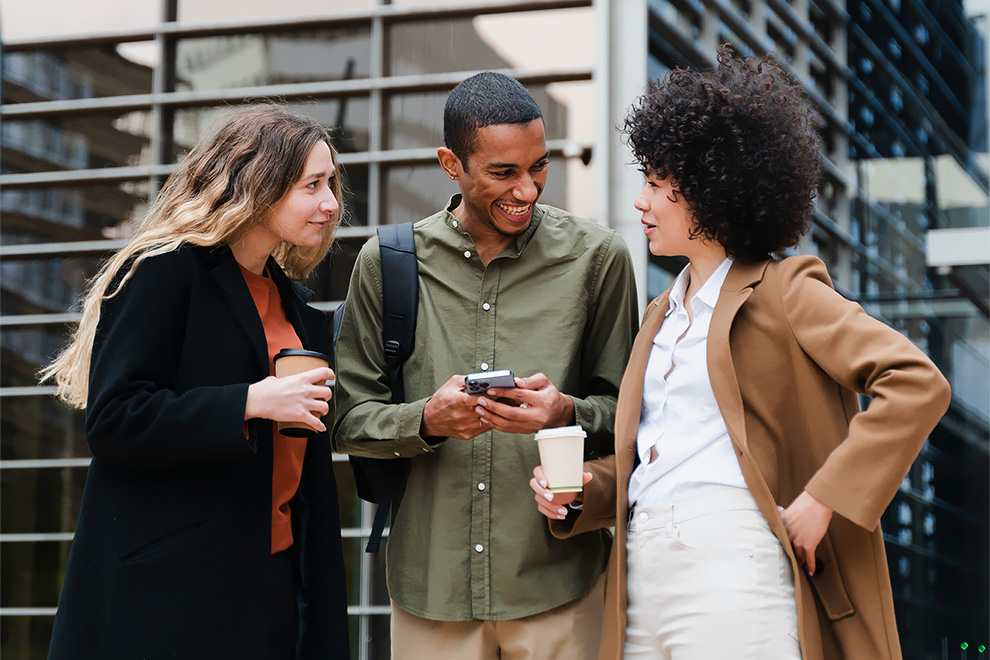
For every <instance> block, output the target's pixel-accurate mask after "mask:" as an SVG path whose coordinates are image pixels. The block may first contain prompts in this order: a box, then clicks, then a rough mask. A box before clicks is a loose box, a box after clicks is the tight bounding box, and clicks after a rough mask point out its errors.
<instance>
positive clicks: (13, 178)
mask: <svg viewBox="0 0 990 660" xmlns="http://www.w3.org/2000/svg"><path fill="white" fill-rule="evenodd" d="M439 146H440V145H437V147H439ZM437 147H416V148H413V149H389V150H381V151H357V152H351V153H343V154H338V155H337V161H338V162H339V163H340V164H341V165H343V166H344V167H347V166H350V165H370V164H371V163H384V164H388V165H419V164H425V163H433V162H436V160H437ZM547 148H548V149H549V150H550V154H551V155H552V156H560V155H563V154H564V153H570V152H576V153H580V152H581V151H583V150H585V149H591V148H593V144H592V143H591V142H586V141H575V140H547ZM175 168H176V165H175V164H167V165H142V166H138V167H103V168H97V169H88V170H58V171H48V172H18V173H14V174H0V187H4V188H48V187H54V186H71V185H93V184H106V183H118V182H123V181H140V180H142V179H148V178H151V177H162V178H165V177H167V176H169V175H170V174H172V172H173V171H174V170H175Z"/></svg>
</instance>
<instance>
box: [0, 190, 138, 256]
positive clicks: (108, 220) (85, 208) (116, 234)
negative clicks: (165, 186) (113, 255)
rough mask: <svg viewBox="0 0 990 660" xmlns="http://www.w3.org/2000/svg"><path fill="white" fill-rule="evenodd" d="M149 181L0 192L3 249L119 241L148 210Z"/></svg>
mask: <svg viewBox="0 0 990 660" xmlns="http://www.w3.org/2000/svg"><path fill="white" fill-rule="evenodd" d="M147 200H148V180H147V179H141V180H139V181H125V182H123V183H118V184H110V185H92V186H90V185H87V186H72V187H69V186H59V187H50V188H11V187H6V188H4V189H3V190H0V213H2V214H3V230H2V234H0V235H2V237H3V243H4V244H5V245H12V244H22V243H60V242H72V241H98V240H104V239H108V238H120V237H123V236H125V235H126V234H127V232H128V230H129V227H128V224H129V223H130V222H131V221H133V220H135V219H137V218H139V217H140V216H141V215H142V214H143V213H144V212H145V210H146V209H147Z"/></svg>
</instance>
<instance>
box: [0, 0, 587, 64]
mask: <svg viewBox="0 0 990 660" xmlns="http://www.w3.org/2000/svg"><path fill="white" fill-rule="evenodd" d="M590 6H591V0H513V1H511V2H489V1H480V2H469V3H460V4H457V5H450V4H446V3H444V4H437V5H424V6H418V7H395V6H392V5H378V6H376V7H375V8H373V9H370V10H360V11H334V12H322V13H310V14H307V16H306V17H305V18H282V19H278V18H265V19H257V20H252V21H222V22H219V21H218V22H213V23H200V24H195V25H192V24H189V23H180V22H167V23H159V24H157V25H154V26H150V27H148V28H143V29H139V30H118V31H114V32H91V33H86V34H76V35H66V36H51V37H44V38H40V39H39V38H34V39H12V40H9V41H5V42H4V51H5V52H9V53H13V52H18V51H28V50H39V49H49V48H50V49H55V48H58V49H62V48H78V47H83V46H91V45H93V44H94V43H121V42H133V41H151V40H153V39H154V38H155V37H156V36H157V35H159V34H161V35H166V36H169V37H172V38H183V37H204V36H212V35H218V34H228V33H239V32H271V31H283V30H293V29H299V30H306V29H313V28H326V27H328V26H329V27H333V26H334V24H335V23H341V24H350V23H353V22H355V21H369V22H370V21H371V20H372V19H374V18H378V17H381V18H383V19H386V20H389V19H394V20H416V19H424V18H440V17H452V18H453V17H458V16H472V17H473V16H478V15H481V14H504V13H513V12H523V11H541V10H547V9H569V8H574V7H590Z"/></svg>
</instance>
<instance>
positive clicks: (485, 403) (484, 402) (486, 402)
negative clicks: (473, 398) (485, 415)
mask: <svg viewBox="0 0 990 660" xmlns="http://www.w3.org/2000/svg"><path fill="white" fill-rule="evenodd" d="M478 403H479V404H481V405H483V406H487V405H488V399H486V398H484V397H482V398H480V399H478Z"/></svg>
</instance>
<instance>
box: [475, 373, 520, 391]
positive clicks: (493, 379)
mask: <svg viewBox="0 0 990 660" xmlns="http://www.w3.org/2000/svg"><path fill="white" fill-rule="evenodd" d="M515 386H516V378H515V376H513V375H512V372H511V371H509V370H508V369H499V370H498V371H480V372H478V373H474V374H468V375H467V376H465V377H464V391H465V392H467V393H468V394H484V393H485V392H487V391H488V390H489V388H492V387H515Z"/></svg>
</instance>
